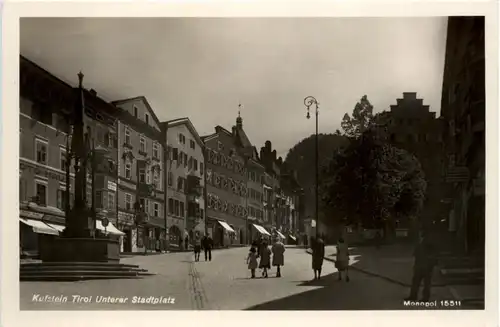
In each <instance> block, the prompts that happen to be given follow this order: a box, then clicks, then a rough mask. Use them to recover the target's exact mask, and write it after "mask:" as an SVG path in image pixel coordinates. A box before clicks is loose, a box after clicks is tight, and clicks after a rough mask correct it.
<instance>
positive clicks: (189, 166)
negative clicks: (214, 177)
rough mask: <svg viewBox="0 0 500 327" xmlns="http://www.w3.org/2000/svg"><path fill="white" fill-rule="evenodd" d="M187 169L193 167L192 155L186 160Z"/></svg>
mask: <svg viewBox="0 0 500 327" xmlns="http://www.w3.org/2000/svg"><path fill="white" fill-rule="evenodd" d="M188 169H189V170H191V169H193V158H192V157H189V160H188Z"/></svg>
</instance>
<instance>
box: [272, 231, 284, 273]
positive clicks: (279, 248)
mask: <svg viewBox="0 0 500 327" xmlns="http://www.w3.org/2000/svg"><path fill="white" fill-rule="evenodd" d="M271 251H272V253H273V266H276V267H277V271H276V277H281V269H280V268H281V266H284V265H285V255H284V254H285V245H284V244H283V242H281V240H280V239H279V238H276V240H275V242H274V244H273V246H272V248H271Z"/></svg>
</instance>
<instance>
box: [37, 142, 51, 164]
mask: <svg viewBox="0 0 500 327" xmlns="http://www.w3.org/2000/svg"><path fill="white" fill-rule="evenodd" d="M35 144H36V162H38V163H41V164H44V165H46V164H47V145H48V143H47V141H43V140H39V139H36V140H35Z"/></svg>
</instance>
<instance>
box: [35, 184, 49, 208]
mask: <svg viewBox="0 0 500 327" xmlns="http://www.w3.org/2000/svg"><path fill="white" fill-rule="evenodd" d="M35 192H36V197H37V204H38V205H41V206H46V205H47V184H46V182H42V181H36V182H35Z"/></svg>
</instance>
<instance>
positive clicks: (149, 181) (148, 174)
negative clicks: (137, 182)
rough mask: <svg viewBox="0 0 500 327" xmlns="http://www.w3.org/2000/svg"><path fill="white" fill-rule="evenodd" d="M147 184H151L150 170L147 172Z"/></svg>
mask: <svg viewBox="0 0 500 327" xmlns="http://www.w3.org/2000/svg"><path fill="white" fill-rule="evenodd" d="M146 183H147V184H151V172H150V171H149V170H148V171H147V172H146Z"/></svg>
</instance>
